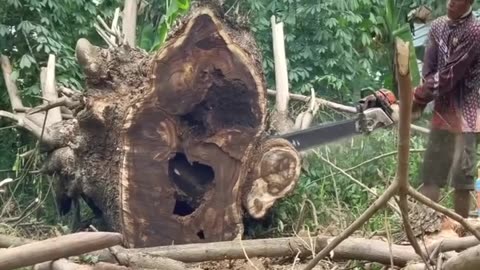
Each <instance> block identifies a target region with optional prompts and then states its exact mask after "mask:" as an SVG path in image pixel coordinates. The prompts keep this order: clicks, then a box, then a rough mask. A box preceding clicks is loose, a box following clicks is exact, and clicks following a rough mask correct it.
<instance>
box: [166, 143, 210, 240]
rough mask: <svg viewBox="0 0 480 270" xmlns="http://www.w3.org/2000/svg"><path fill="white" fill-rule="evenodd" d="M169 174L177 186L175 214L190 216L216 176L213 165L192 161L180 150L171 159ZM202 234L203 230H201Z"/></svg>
mask: <svg viewBox="0 0 480 270" xmlns="http://www.w3.org/2000/svg"><path fill="white" fill-rule="evenodd" d="M168 175H169V179H170V181H172V183H173V186H174V187H175V207H174V209H173V214H174V215H178V216H188V215H190V214H192V213H193V212H194V211H195V210H196V209H197V208H198V207H199V206H200V204H201V203H202V199H203V196H204V195H205V192H206V191H207V190H208V188H209V187H210V186H211V185H212V184H213V179H214V178H215V172H214V171H213V169H212V167H210V166H208V165H205V164H202V163H199V162H192V163H190V162H189V161H188V159H187V157H186V155H185V154H184V153H180V152H179V153H176V154H175V156H174V157H173V158H171V159H170V160H169V162H168ZM200 235H203V232H201V233H200V232H199V237H201V236H200Z"/></svg>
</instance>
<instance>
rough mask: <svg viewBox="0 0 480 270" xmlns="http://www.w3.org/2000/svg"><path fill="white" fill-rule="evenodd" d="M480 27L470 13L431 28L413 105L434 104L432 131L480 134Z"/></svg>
mask: <svg viewBox="0 0 480 270" xmlns="http://www.w3.org/2000/svg"><path fill="white" fill-rule="evenodd" d="M479 90H480V23H479V22H478V21H477V20H476V18H475V17H474V16H473V15H472V13H470V14H469V15H467V16H466V17H464V18H462V19H460V20H458V21H452V20H450V19H448V18H447V17H446V16H443V17H440V18H438V19H436V20H435V21H434V22H433V23H432V26H431V28H430V32H429V37H428V44H427V46H426V50H425V57H424V63H423V70H422V84H421V85H419V86H418V87H416V89H415V90H414V98H413V100H414V102H415V103H417V104H420V105H426V104H427V103H429V102H430V101H434V114H433V118H432V122H431V124H432V128H436V129H443V130H449V131H451V132H456V133H458V132H480V117H479V116H480V93H479Z"/></svg>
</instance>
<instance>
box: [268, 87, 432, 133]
mask: <svg viewBox="0 0 480 270" xmlns="http://www.w3.org/2000/svg"><path fill="white" fill-rule="evenodd" d="M267 94H268V95H271V96H275V95H276V94H277V91H275V90H272V89H267ZM290 98H291V99H294V100H298V101H303V102H308V101H309V100H310V97H307V96H304V95H300V94H290ZM315 100H316V101H317V103H318V104H319V105H321V106H325V107H328V108H330V109H333V110H336V111H339V112H344V113H356V112H357V110H356V109H355V107H352V106H346V105H343V104H339V103H336V102H332V101H328V100H326V99H323V98H316V99H315ZM410 126H411V128H412V130H415V131H418V132H420V133H423V134H429V133H430V131H429V130H428V129H427V128H424V127H420V126H417V125H414V124H411V125H410Z"/></svg>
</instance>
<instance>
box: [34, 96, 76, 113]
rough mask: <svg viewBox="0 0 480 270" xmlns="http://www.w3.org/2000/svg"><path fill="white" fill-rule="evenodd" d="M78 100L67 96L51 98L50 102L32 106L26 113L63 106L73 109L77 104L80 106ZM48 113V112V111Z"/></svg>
mask: <svg viewBox="0 0 480 270" xmlns="http://www.w3.org/2000/svg"><path fill="white" fill-rule="evenodd" d="M80 104H81V103H80V101H73V100H72V99H70V98H68V97H61V98H58V99H55V100H51V101H50V102H47V103H44V104H42V105H39V106H37V107H35V108H32V109H31V110H29V111H28V114H35V113H39V112H43V111H48V110H51V109H53V108H57V107H61V106H65V107H67V108H69V109H74V108H76V107H78V106H80ZM49 114H50V113H49Z"/></svg>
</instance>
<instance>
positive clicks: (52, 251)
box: [0, 232, 122, 269]
mask: <svg viewBox="0 0 480 270" xmlns="http://www.w3.org/2000/svg"><path fill="white" fill-rule="evenodd" d="M121 243H122V235H121V234H118V233H106V232H101V233H100V232H88V233H86V232H81V233H74V234H69V235H64V236H60V237H55V238H51V239H47V240H43V241H38V242H32V243H29V244H25V245H22V246H19V247H14V248H9V249H6V250H3V251H2V252H1V253H0V269H16V268H19V267H25V266H30V265H35V264H37V263H42V262H46V261H51V260H56V259H59V258H65V257H69V256H77V255H82V254H84V253H87V252H91V251H95V250H100V249H103V248H107V247H111V246H114V245H119V244H121Z"/></svg>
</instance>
